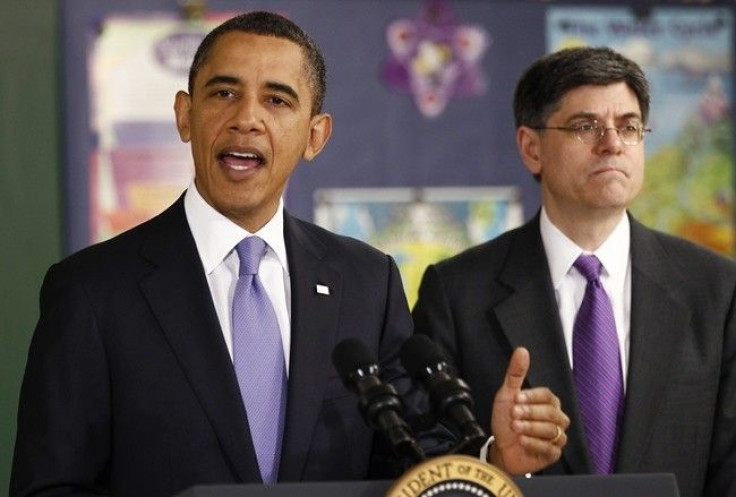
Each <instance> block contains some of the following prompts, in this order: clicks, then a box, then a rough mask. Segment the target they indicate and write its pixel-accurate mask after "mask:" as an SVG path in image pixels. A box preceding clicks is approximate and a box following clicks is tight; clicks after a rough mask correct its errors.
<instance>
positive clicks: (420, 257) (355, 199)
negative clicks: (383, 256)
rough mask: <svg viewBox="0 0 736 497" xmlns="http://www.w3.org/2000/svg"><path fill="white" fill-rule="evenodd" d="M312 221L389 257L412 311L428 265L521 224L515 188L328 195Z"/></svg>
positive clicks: (322, 195)
mask: <svg viewBox="0 0 736 497" xmlns="http://www.w3.org/2000/svg"><path fill="white" fill-rule="evenodd" d="M314 218H315V221H316V222H317V224H319V225H320V226H323V227H325V228H327V229H329V230H330V231H334V232H336V233H340V234H343V235H347V236H351V237H353V238H357V239H359V240H363V241H365V242H367V243H369V244H370V245H373V246H374V247H376V248H378V249H380V250H382V251H384V252H386V253H387V254H390V255H391V256H392V257H393V258H394V259H395V260H396V264H397V265H398V266H399V271H400V272H401V279H402V281H403V283H404V290H405V291H406V295H407V299H408V301H409V305H410V306H413V305H414V302H415V301H416V298H417V290H418V289H419V283H420V281H421V277H422V274H424V269H425V268H426V267H427V266H428V265H429V264H432V263H434V262H437V261H439V260H441V259H446V258H447V257H450V256H452V255H455V254H457V253H458V252H460V251H462V250H464V249H466V248H468V247H470V246H472V245H477V244H479V243H482V242H485V241H487V240H490V239H492V238H495V237H496V236H498V235H500V234H501V233H503V232H504V231H507V230H509V229H511V228H515V227H517V226H519V225H520V224H521V223H522V221H523V216H522V208H521V204H520V202H519V191H518V189H517V188H515V187H487V188H484V187H472V188H471V187H468V188H461V187H447V188H354V189H351V188H344V189H339V188H338V189H324V190H318V191H316V192H315V213H314Z"/></svg>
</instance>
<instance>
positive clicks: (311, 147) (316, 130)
mask: <svg viewBox="0 0 736 497" xmlns="http://www.w3.org/2000/svg"><path fill="white" fill-rule="evenodd" d="M331 134H332V116H331V115H330V114H317V115H316V116H313V117H312V120H311V122H310V124H309V141H308V142H307V148H306V149H304V154H303V156H304V159H305V160H307V161H311V160H312V159H314V158H315V157H317V154H319V153H320V152H321V151H322V149H323V148H324V146H325V145H326V144H327V140H329V139H330V135H331Z"/></svg>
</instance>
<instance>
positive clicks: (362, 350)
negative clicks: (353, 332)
mask: <svg viewBox="0 0 736 497" xmlns="http://www.w3.org/2000/svg"><path fill="white" fill-rule="evenodd" d="M332 364H333V365H334V366H335V369H336V370H337V374H339V375H340V378H341V379H342V381H343V383H345V384H346V385H347V384H350V383H352V379H353V374H354V372H355V371H356V370H358V369H371V367H375V366H377V363H376V359H375V358H374V357H373V355H372V354H371V351H370V350H369V349H368V347H366V345H365V344H364V343H363V342H361V341H360V340H358V339H357V338H346V339H345V340H343V341H341V342H340V343H338V344H337V345H335V348H334V349H332Z"/></svg>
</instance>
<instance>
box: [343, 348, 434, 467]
mask: <svg viewBox="0 0 736 497" xmlns="http://www.w3.org/2000/svg"><path fill="white" fill-rule="evenodd" d="M332 363H333V364H334V366H335V369H337V372H338V374H339V375H340V378H341V379H342V382H343V383H344V384H345V386H346V387H347V388H349V389H350V390H352V391H353V392H355V393H356V394H358V398H359V401H358V407H359V409H360V413H361V414H362V416H363V419H364V420H365V422H366V424H368V426H370V427H371V428H372V429H374V430H377V431H380V432H381V433H383V434H384V435H385V436H386V438H387V439H388V442H389V444H390V445H391V449H392V450H393V451H394V453H396V454H397V455H399V456H406V457H409V458H411V459H412V460H413V461H414V462H420V461H423V460H425V459H426V458H427V457H426V455H425V454H424V451H423V450H422V448H421V447H420V446H419V444H418V443H417V441H416V440H415V439H414V436H413V435H412V433H411V431H410V430H409V425H408V424H407V423H406V421H404V419H403V418H402V415H401V410H402V405H401V398H400V397H399V394H398V393H397V392H396V389H395V388H394V387H393V386H392V385H390V384H386V383H384V382H383V381H382V380H381V378H379V376H378V375H379V374H380V368H379V366H378V363H377V361H376V360H375V359H374V358H373V357H372V355H371V352H370V350H368V348H367V347H366V346H365V345H364V344H363V342H361V341H360V340H357V339H355V338H348V339H345V340H343V341H342V342H340V343H338V344H337V346H335V348H334V349H333V351H332Z"/></svg>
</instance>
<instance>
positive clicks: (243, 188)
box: [10, 12, 567, 497]
mask: <svg viewBox="0 0 736 497" xmlns="http://www.w3.org/2000/svg"><path fill="white" fill-rule="evenodd" d="M325 86H326V85H325V64H324V60H323V57H322V55H321V53H320V52H319V50H318V49H317V47H316V46H315V44H314V43H313V41H312V40H311V39H310V38H309V37H308V36H307V35H306V34H305V33H304V32H303V31H302V30H301V29H300V28H299V27H297V26H296V25H295V24H294V23H292V22H291V21H289V20H287V19H285V18H283V17H281V16H278V15H275V14H270V13H264V12H256V13H250V14H245V15H243V16H238V17H236V18H233V19H231V20H229V21H227V22H225V23H224V24H222V25H221V26H219V27H218V28H216V29H215V30H214V31H212V32H211V33H210V34H209V35H208V36H207V37H206V38H205V39H204V40H203V42H202V44H201V45H200V47H199V49H198V51H197V54H196V55H195V58H194V61H193V63H192V66H191V70H190V77H189V88H188V92H183V91H182V92H179V93H178V94H177V95H176V100H175V113H176V124H177V127H178V130H179V133H180V136H181V139H182V140H183V141H185V142H190V143H191V149H192V155H193V158H194V165H195V180H194V183H193V184H192V185H190V187H189V188H188V190H187V191H186V193H185V194H184V195H182V197H181V198H180V199H179V200H178V201H177V202H176V203H175V204H174V205H173V206H171V207H170V208H169V209H168V210H166V211H165V212H163V213H162V214H160V215H159V216H157V217H155V218H154V219H152V220H151V221H149V222H146V223H144V224H143V225H141V226H139V227H137V228H134V229H133V230H131V231H129V232H127V233H125V234H123V235H121V236H119V237H117V238H115V239H113V240H110V241H108V242H105V243H102V244H99V245H96V246H93V247H90V248H88V249H85V250H83V251H81V252H79V253H77V254H75V255H72V256H71V257H69V258H68V259H66V260H64V261H62V262H61V263H59V264H57V265H55V266H53V267H52V268H51V269H50V270H49V272H48V274H47V276H46V279H45V281H44V285H43V288H42V291H41V316H40V319H39V322H38V325H37V328H36V331H35V334H34V337H33V341H32V344H31V348H30V352H29V358H28V364H27V367H26V374H25V377H24V381H23V387H22V392H21V399H20V407H19V415H18V437H17V442H16V448H15V457H14V464H13V472H12V477H11V488H10V493H11V495H14V496H15V495H110V494H111V495H115V496H136V497H144V496H165V495H173V494H175V493H177V492H180V491H182V490H184V489H186V488H187V487H190V486H192V485H195V484H208V483H238V482H264V483H274V482H277V481H299V480H312V481H315V480H322V481H324V480H353V479H365V478H388V477H390V476H392V475H395V474H396V471H397V468H398V469H399V470H400V469H401V466H400V465H395V464H393V463H394V460H393V459H392V457H391V454H390V453H389V450H388V448H387V447H386V446H385V444H381V443H380V442H381V440H380V439H378V437H374V434H373V432H372V431H371V430H370V429H369V428H368V427H367V426H366V425H365V423H364V422H363V420H362V418H361V415H360V413H359V411H358V409H357V402H356V399H355V398H354V396H353V394H352V393H351V392H349V391H348V390H347V389H346V388H345V387H344V386H343V385H342V382H341V381H340V379H339V378H338V376H337V374H336V372H334V371H333V367H332V364H331V361H330V354H331V352H332V350H333V348H334V346H335V344H337V343H338V342H340V341H341V340H343V339H345V338H357V339H359V340H361V341H362V342H363V343H364V344H365V345H366V346H367V347H368V348H369V350H370V351H371V353H373V354H374V355H375V357H377V358H378V361H379V362H380V363H381V365H382V367H383V377H384V379H385V380H386V381H392V380H396V386H397V388H398V390H399V391H400V392H402V393H406V392H407V391H408V390H409V388H408V380H407V379H406V376H405V375H402V373H401V370H400V368H399V366H398V360H397V357H398V350H399V348H400V346H401V344H402V343H403V342H404V341H405V340H406V339H407V338H408V337H409V336H410V334H411V332H412V322H411V316H410V314H409V309H408V306H407V303H406V299H405V297H404V293H403V288H402V285H401V279H400V277H399V273H398V271H397V268H396V265H395V263H394V261H393V260H392V259H391V258H390V257H388V256H387V255H385V254H382V253H380V252H379V251H377V250H375V249H373V248H371V247H369V246H367V245H365V244H363V243H360V242H358V241H355V240H351V239H348V238H345V237H339V236H337V235H334V234H332V233H329V232H327V231H325V230H323V229H321V228H318V227H316V226H314V225H312V224H310V223H306V222H304V221H301V220H298V219H295V218H294V217H292V216H290V215H289V214H288V212H286V210H285V209H284V208H283V202H282V200H281V198H282V193H283V190H284V187H285V184H286V182H287V180H288V178H289V176H290V175H291V173H292V171H293V170H294V168H295V167H296V165H297V163H298V162H299V161H300V160H301V159H304V160H307V161H310V160H312V159H313V158H314V157H315V156H317V154H319V153H320V151H321V150H322V148H323V146H324V145H325V143H326V142H327V140H328V138H329V136H330V133H331V128H332V121H331V117H330V116H329V114H326V113H323V112H322V102H323V99H324V93H325ZM519 366H520V367H519ZM525 371H526V368H525V366H524V365H523V363H522V364H520V365H514V364H512V367H511V369H510V372H511V373H512V375H513V378H515V379H510V382H509V384H510V386H509V387H506V388H504V389H503V391H504V392H505V394H504V396H502V397H504V398H506V399H507V400H508V399H513V398H514V396H515V395H517V394H518V395H521V396H522V402H523V398H524V396H525V395H526V398H532V397H534V398H536V399H537V400H535V401H532V402H530V403H529V405H535V408H534V413H532V414H529V415H519V416H517V418H516V421H517V424H518V423H521V419H522V418H524V417H526V418H534V417H535V416H541V417H543V418H544V419H545V420H547V422H546V425H547V426H546V432H545V433H542V434H543V435H545V436H546V437H547V438H551V437H550V436H549V435H550V432H551V433H552V434H554V433H555V431H554V428H552V426H553V425H552V424H551V423H550V422H549V420H550V419H551V420H552V421H553V422H554V423H555V424H556V425H557V426H560V428H559V429H558V434H559V433H561V432H562V430H564V428H566V426H567V418H566V416H565V415H564V414H563V413H562V411H561V410H560V409H559V401H558V400H557V399H556V397H554V396H553V395H552V394H551V393H550V392H549V391H547V390H539V389H536V390H533V391H530V392H527V393H526V394H522V392H521V391H520V390H521V388H520V386H521V379H523V375H524V373H525ZM511 403H512V404H513V403H514V402H513V401H512V402H511ZM407 404H411V402H408V403H407ZM543 424H544V423H543ZM506 427H507V431H506V436H509V434H510V433H511V431H512V430H511V423H507V424H506ZM524 430H525V429H524V428H523V427H522V428H521V431H522V432H523V431H524ZM542 431H543V432H544V431H545V430H542ZM499 437H500V438H501V439H504V435H503V434H499V435H498V436H497V438H499ZM530 437H531V438H534V433H531V434H530ZM441 441H442V439H438V438H436V437H432V438H429V439H427V440H426V442H427V443H428V444H430V445H428V446H427V448H428V449H431V448H432V446H431V444H433V443H434V444H437V445H439V442H441ZM564 441H565V437H564V434H562V435H561V436H559V437H557V438H556V439H555V443H554V444H552V443H549V440H544V439H543V440H539V441H538V446H539V449H538V450H531V452H530V453H529V454H527V455H526V456H525V457H521V458H519V460H517V461H516V463H517V466H512V467H519V468H522V469H525V468H526V469H528V470H531V469H533V468H534V467H536V466H538V464H539V461H540V460H541V461H545V462H549V461H553V460H556V459H557V458H558V457H559V454H560V448H561V447H562V445H564ZM519 462H520V463H521V465H520V466H519V465H518V463H519Z"/></svg>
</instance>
